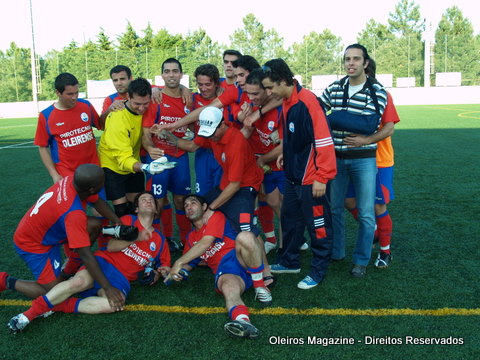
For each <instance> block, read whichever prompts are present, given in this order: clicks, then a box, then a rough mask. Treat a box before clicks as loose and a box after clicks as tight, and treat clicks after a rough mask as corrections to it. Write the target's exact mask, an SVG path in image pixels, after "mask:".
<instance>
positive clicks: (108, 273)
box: [79, 256, 130, 298]
mask: <svg viewBox="0 0 480 360" xmlns="http://www.w3.org/2000/svg"><path fill="white" fill-rule="evenodd" d="M95 259H97V261H98V264H99V265H100V269H102V271H103V274H104V275H105V277H106V278H107V279H108V281H109V282H110V284H111V285H112V286H113V287H116V288H117V289H118V290H120V291H121V292H122V293H123V295H125V298H126V297H127V295H128V293H129V292H130V282H129V281H128V280H127V278H126V277H125V276H124V275H123V274H122V273H121V272H120V271H118V269H117V268H116V267H115V266H113V265H112V264H110V263H109V262H108V261H107V260H105V259H104V258H102V257H100V256H95ZM101 288H102V287H101V286H100V284H99V283H97V282H96V281H94V282H93V287H91V288H90V289H88V290H85V291H82V292H81V293H79V296H80V297H83V298H86V297H89V296H97V294H98V291H99V290H100V289H101Z"/></svg>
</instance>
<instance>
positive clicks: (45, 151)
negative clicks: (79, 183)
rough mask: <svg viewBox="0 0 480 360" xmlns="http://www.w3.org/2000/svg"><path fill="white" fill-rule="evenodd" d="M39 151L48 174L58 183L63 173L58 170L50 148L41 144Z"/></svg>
mask: <svg viewBox="0 0 480 360" xmlns="http://www.w3.org/2000/svg"><path fill="white" fill-rule="evenodd" d="M38 152H39V154H40V159H41V160H42V162H43V165H44V166H45V168H46V169H47V171H48V174H49V175H50V176H51V177H52V180H53V183H54V184H55V183H57V182H59V181H60V180H62V179H63V177H62V175H60V174H59V173H58V172H57V169H56V168H55V164H54V162H53V160H52V155H51V153H50V149H49V148H48V147H45V146H39V147H38Z"/></svg>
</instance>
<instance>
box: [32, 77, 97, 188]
mask: <svg viewBox="0 0 480 360" xmlns="http://www.w3.org/2000/svg"><path fill="white" fill-rule="evenodd" d="M55 94H56V95H57V97H58V100H57V101H56V102H55V103H54V104H53V105H51V106H49V107H48V108H46V109H45V110H43V111H42V112H40V114H39V116H38V124H37V131H36V133H35V139H34V144H35V145H37V146H38V151H39V153H40V158H41V160H42V162H43V164H44V165H45V168H46V169H47V171H48V173H49V174H50V176H51V177H52V180H53V182H54V183H56V182H58V181H60V180H61V179H62V178H63V177H65V176H68V175H73V173H74V172H75V169H76V168H77V167H78V166H79V165H81V164H97V165H99V164H100V163H99V161H98V155H97V146H96V141H95V135H94V134H93V129H92V126H94V127H96V128H97V129H102V127H103V126H102V124H101V122H100V121H99V117H98V114H97V112H96V111H95V109H94V107H93V106H92V104H90V102H88V101H87V100H82V99H79V98H78V80H77V78H76V77H75V76H73V75H72V74H69V73H62V74H60V75H58V76H57V77H56V78H55Z"/></svg>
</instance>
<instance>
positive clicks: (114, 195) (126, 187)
mask: <svg viewBox="0 0 480 360" xmlns="http://www.w3.org/2000/svg"><path fill="white" fill-rule="evenodd" d="M103 172H104V173H105V191H106V192H107V199H108V200H117V199H120V198H122V197H124V196H125V195H126V194H128V193H139V192H141V191H144V190H145V176H144V175H143V172H140V173H132V174H126V175H123V174H119V173H117V172H115V171H113V170H111V169H108V168H103Z"/></svg>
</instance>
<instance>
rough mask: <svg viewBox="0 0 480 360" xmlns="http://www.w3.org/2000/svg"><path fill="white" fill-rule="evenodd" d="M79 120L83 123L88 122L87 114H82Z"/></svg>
mask: <svg viewBox="0 0 480 360" xmlns="http://www.w3.org/2000/svg"><path fill="white" fill-rule="evenodd" d="M80 119H82V121H83V122H87V121H88V115H87V113H84V112H83V113H82V114H81V115H80Z"/></svg>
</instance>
